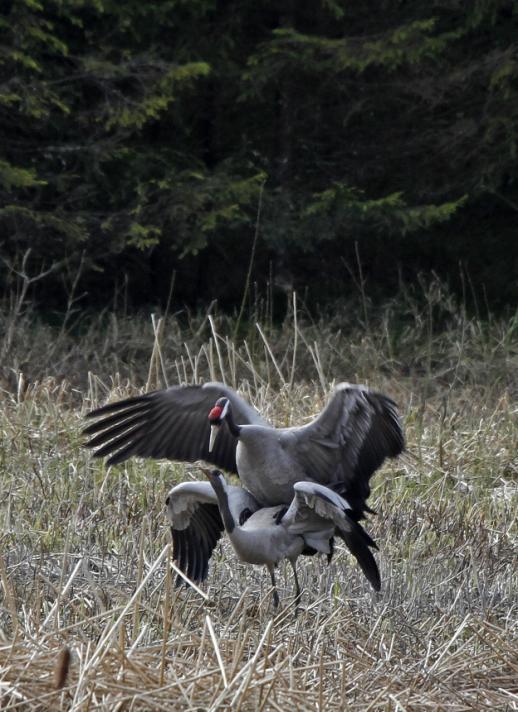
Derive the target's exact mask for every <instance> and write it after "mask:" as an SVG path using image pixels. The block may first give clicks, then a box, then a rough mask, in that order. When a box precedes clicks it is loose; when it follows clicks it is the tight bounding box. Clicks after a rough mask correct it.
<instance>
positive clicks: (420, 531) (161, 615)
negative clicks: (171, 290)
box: [0, 284, 518, 712]
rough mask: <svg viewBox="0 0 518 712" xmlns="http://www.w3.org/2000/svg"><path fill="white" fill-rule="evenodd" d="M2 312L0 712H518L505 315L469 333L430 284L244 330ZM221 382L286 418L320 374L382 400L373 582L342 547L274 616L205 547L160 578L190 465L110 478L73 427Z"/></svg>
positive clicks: (309, 402)
mask: <svg viewBox="0 0 518 712" xmlns="http://www.w3.org/2000/svg"><path fill="white" fill-rule="evenodd" d="M15 316H16V319H17V323H16V328H14V329H13V328H11V329H9V327H10V326H11V327H12V322H11V321H10V320H11V319H12V318H13V314H12V313H11V314H9V312H8V311H6V312H4V314H3V316H2V317H1V319H2V322H1V324H0V332H1V333H4V334H9V343H7V342H6V343H4V353H3V363H2V365H3V367H4V368H3V370H2V372H1V373H2V380H1V382H0V385H1V387H2V388H1V391H0V402H1V410H0V432H1V439H0V463H1V487H0V709H1V710H24V711H25V710H59V709H63V710H81V711H83V710H110V711H112V710H225V709H232V710H282V711H283V712H284V711H286V710H334V709H336V710H344V709H350V710H361V711H362V712H366V711H367V710H451V711H452V712H453V711H455V712H460V711H461V710H483V709H492V710H502V711H503V710H518V635H517V632H518V631H517V614H518V587H517V559H518V557H517V551H518V547H517V544H518V536H517V534H518V526H517V504H518V461H517V425H516V422H517V419H516V416H517V410H518V409H517V400H516V396H517V393H518V390H517V381H516V376H517V373H518V361H517V359H518V345H517V336H518V321H517V319H516V318H515V319H514V320H513V319H493V318H490V317H488V318H486V319H484V320H480V319H477V318H471V317H468V316H467V315H466V313H465V310H464V309H463V308H462V307H459V306H458V305H457V304H456V303H455V301H454V300H453V299H452V298H451V296H450V295H449V294H448V293H447V292H445V291H444V289H443V288H441V286H440V285H438V284H432V285H431V286H430V287H429V288H427V291H426V294H425V299H421V300H420V301H419V300H416V299H415V298H414V297H411V296H409V295H408V294H407V295H405V294H403V295H400V296H399V297H398V300H397V301H395V302H394V303H393V304H387V305H386V307H385V308H384V309H383V310H381V311H377V312H376V311H375V310H374V309H371V307H370V305H369V304H368V303H367V302H365V301H364V302H363V303H361V302H360V303H359V304H358V305H352V304H351V305H349V308H347V305H344V307H343V311H342V310H341V309H340V310H337V312H336V313H335V314H334V315H332V316H330V317H327V318H322V319H320V320H317V321H313V320H312V319H311V318H310V317H309V316H308V314H307V313H306V311H305V309H304V307H303V304H297V303H296V302H292V303H291V305H290V309H289V315H288V317H287V318H286V321H285V323H284V325H283V326H282V328H275V327H274V326H272V324H271V320H270V319H269V318H268V314H267V310H266V311H265V312H264V313H259V310H258V313H257V315H256V317H257V321H258V324H257V325H256V324H254V322H253V321H251V322H250V323H247V324H246V328H245V326H243V325H241V326H240V327H239V330H238V333H237V334H235V333H234V332H235V324H234V323H233V322H232V321H231V320H227V319H226V318H224V317H222V316H218V315H217V314H215V315H214V317H212V316H210V315H201V316H196V317H193V316H191V315H189V314H186V313H185V312H182V313H178V314H170V315H168V316H167V318H166V319H165V320H163V321H159V320H157V319H155V320H154V322H153V324H152V323H151V320H149V319H148V318H144V317H142V318H140V319H138V318H135V317H134V318H131V319H130V318H128V317H125V316H124V315H118V316H116V315H115V314H114V313H109V312H106V313H105V314H103V315H101V316H99V317H98V318H96V319H92V320H90V321H89V322H86V321H84V322H79V323H74V316H72V317H71V318H70V319H69V320H67V322H66V323H65V324H63V325H62V326H61V327H57V328H51V327H49V326H45V325H43V324H41V323H40V322H38V321H37V320H36V319H35V318H34V317H33V316H32V315H31V314H26V315H25V316H24V315H23V314H20V313H17V314H16V315H15ZM208 379H218V380H225V381H226V382H227V383H229V384H230V385H232V386H235V387H239V388H240V389H241V391H242V392H243V393H244V394H245V395H246V397H248V398H249V399H250V400H251V401H252V402H253V403H254V404H255V405H256V406H257V407H258V408H259V409H260V410H261V411H262V412H263V413H264V414H265V415H266V416H267V417H269V418H271V420H272V421H273V422H274V423H276V424H277V425H289V424H296V423H302V422H305V421H307V420H309V419H311V418H312V417H313V416H314V415H315V414H316V413H317V412H318V411H319V410H320V409H321V407H322V405H323V403H324V401H325V394H326V393H327V392H328V390H329V388H330V387H331V385H332V383H333V381H339V380H348V381H352V382H361V383H367V384H368V385H370V386H372V387H375V388H377V389H379V390H381V391H383V392H386V393H387V394H389V395H391V396H392V397H393V398H394V399H395V400H396V401H397V402H398V404H399V406H400V410H401V413H402V416H403V418H404V423H405V429H406V435H407V443H408V450H407V452H406V453H405V455H404V456H403V457H401V458H399V459H398V460H396V461H389V462H387V463H385V465H384V467H383V468H382V469H381V470H380V471H379V472H378V473H377V474H376V475H375V477H374V478H373V482H372V484H373V494H372V497H371V500H370V504H371V506H372V507H373V508H374V509H375V510H376V512H377V515H376V516H370V517H369V521H368V522H367V525H366V526H367V529H368V530H369V532H370V533H371V534H372V536H373V537H374V538H375V540H376V541H377V542H378V544H379V549H380V550H379V552H378V553H377V554H376V556H377V560H378V562H379V566H380V571H381V576H382V590H381V592H380V593H379V594H376V593H374V592H373V591H372V590H371V589H370V587H369V585H368V583H367V581H366V580H365V579H364V577H363V576H362V575H361V572H360V571H359V569H358V567H357V566H356V565H355V562H354V560H353V559H352V558H351V557H350V556H349V555H348V554H347V552H346V551H345V550H344V549H343V547H342V546H341V545H339V546H338V547H337V551H336V555H335V558H334V559H333V561H332V563H331V565H330V566H327V564H326V561H325V557H316V556H315V557H311V558H305V559H301V560H300V563H299V570H300V578H301V584H302V585H303V588H304V593H303V597H302V605H301V611H300V613H299V616H298V617H295V616H294V613H293V605H292V604H293V599H292V593H293V586H292V583H293V582H292V574H291V570H290V569H289V567H286V568H281V570H280V571H279V574H278V582H279V592H280V595H281V607H280V610H279V611H278V612H275V611H274V610H273V609H272V606H271V596H270V589H269V577H268V575H267V573H266V572H265V571H264V570H261V569H258V568H257V569H256V568H248V567H246V566H245V565H243V564H241V563H239V562H237V561H236V558H235V555H234V552H233V550H232V549H231V547H230V546H229V544H228V542H227V541H223V543H222V544H221V546H218V548H217V549H216V552H215V556H214V557H213V560H212V563H211V569H210V573H209V578H208V580H207V582H206V584H204V585H203V586H202V588H201V589H200V590H194V589H188V588H185V587H180V588H175V587H174V586H173V584H172V582H173V580H174V571H172V569H171V549H170V545H169V539H170V535H169V531H168V529H167V525H166V520H165V515H164V500H165V496H166V494H167V492H168V490H169V488H170V487H171V486H172V485H173V484H174V483H176V482H178V481H180V480H184V479H187V478H200V474H199V473H198V472H197V471H196V468H195V467H193V466H186V465H182V464H178V463H169V462H152V461H138V460H132V461H129V462H126V463H124V464H123V465H120V466H118V467H115V468H111V470H107V469H106V468H105V466H104V464H103V462H102V461H100V460H96V459H93V458H92V457H91V454H90V453H89V452H87V451H86V450H85V449H84V448H82V436H81V428H82V427H83V425H84V415H85V413H86V412H87V411H88V410H90V409H91V408H92V407H95V406H97V405H99V404H101V403H104V402H105V401H107V400H108V399H116V398H120V397H123V396H125V395H126V394H133V393H135V392H137V391H138V390H139V389H144V388H146V387H147V388H153V387H156V386H157V385H158V386H159V387H162V386H163V385H165V384H166V383H170V384H172V383H177V382H196V381H200V380H208Z"/></svg>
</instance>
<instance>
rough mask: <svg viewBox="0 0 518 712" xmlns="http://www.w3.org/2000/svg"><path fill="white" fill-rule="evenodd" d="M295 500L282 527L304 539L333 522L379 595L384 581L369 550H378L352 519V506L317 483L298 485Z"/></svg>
mask: <svg viewBox="0 0 518 712" xmlns="http://www.w3.org/2000/svg"><path fill="white" fill-rule="evenodd" d="M293 489H294V492H295V496H294V497H293V501H292V503H291V505H290V506H289V508H288V511H287V512H286V514H285V515H284V517H283V520H282V521H283V524H285V525H286V526H288V527H289V528H290V530H291V531H293V532H294V533H300V534H301V535H304V534H305V533H306V532H312V531H315V529H317V530H318V521H319V520H324V521H328V522H331V523H332V524H333V525H334V526H335V533H336V534H338V535H339V536H340V537H341V538H342V539H343V540H344V542H345V544H346V546H347V548H348V549H349V551H350V552H351V554H352V555H353V556H354V558H355V559H356V561H357V562H358V564H359V565H360V568H361V570H362V571H363V573H364V574H365V576H366V578H367V580H368V581H369V583H370V584H371V586H372V587H373V588H374V589H375V590H376V591H379V590H380V588H381V578H380V573H379V569H378V565H377V563H376V560H375V559H374V556H373V555H372V553H371V552H370V548H373V549H377V548H378V547H377V546H376V543H375V542H374V541H373V540H372V538H371V537H370V536H369V534H368V533H367V532H366V531H365V529H364V528H363V527H362V526H361V525H360V524H358V522H356V521H355V520H354V518H353V511H352V510H351V507H350V504H349V502H347V501H346V500H345V499H344V498H343V497H341V496H340V495H338V494H337V493H336V492H333V491H332V490H331V489H329V488H328V487H324V486H323V485H319V484H318V483H316V482H296V483H295V485H294V486H293Z"/></svg>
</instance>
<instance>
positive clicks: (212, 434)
mask: <svg viewBox="0 0 518 712" xmlns="http://www.w3.org/2000/svg"><path fill="white" fill-rule="evenodd" d="M220 428H221V425H211V426H210V438H209V452H212V451H213V449H214V443H215V442H216V438H217V437H218V433H219V429H220Z"/></svg>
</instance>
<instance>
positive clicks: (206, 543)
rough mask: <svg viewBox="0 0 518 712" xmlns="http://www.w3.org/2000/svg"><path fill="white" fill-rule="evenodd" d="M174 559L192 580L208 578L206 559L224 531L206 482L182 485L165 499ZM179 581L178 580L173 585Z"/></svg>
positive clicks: (180, 580)
mask: <svg viewBox="0 0 518 712" xmlns="http://www.w3.org/2000/svg"><path fill="white" fill-rule="evenodd" d="M166 508H167V518H168V519H169V522H170V524H171V536H172V539H173V559H174V562H175V563H176V565H177V566H178V568H179V569H180V571H182V572H183V573H184V574H185V575H186V576H187V577H188V578H189V579H190V580H191V581H194V582H195V583H200V582H201V581H204V580H205V579H206V578H207V574H208V571H209V559H210V557H211V556H212V552H213V551H214V547H215V546H216V544H217V543H218V541H219V539H220V537H221V534H222V532H223V522H222V520H221V515H220V513H219V507H218V500H217V498H216V495H215V493H214V490H213V489H212V487H211V485H210V484H209V483H208V482H182V483H181V484H179V485H177V486H176V487H173V489H172V490H171V491H170V492H169V494H168V495H167V499H166ZM181 582H182V579H181V577H180V576H179V577H178V578H177V581H176V583H177V584H179V583H181Z"/></svg>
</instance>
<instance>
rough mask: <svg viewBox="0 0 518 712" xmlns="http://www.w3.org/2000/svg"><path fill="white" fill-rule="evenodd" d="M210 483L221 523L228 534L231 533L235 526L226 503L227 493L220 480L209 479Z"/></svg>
mask: <svg viewBox="0 0 518 712" xmlns="http://www.w3.org/2000/svg"><path fill="white" fill-rule="evenodd" d="M211 485H212V488H213V490H214V492H215V493H216V497H217V498H218V505H219V511H220V512H221V518H222V519H223V525H224V527H225V531H226V532H227V534H228V535H230V534H232V532H233V531H234V529H235V527H236V522H235V521H234V517H233V516H232V513H231V511H230V507H229V505H228V494H227V492H226V489H225V486H224V485H223V484H222V482H221V480H219V479H218V480H211Z"/></svg>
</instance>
